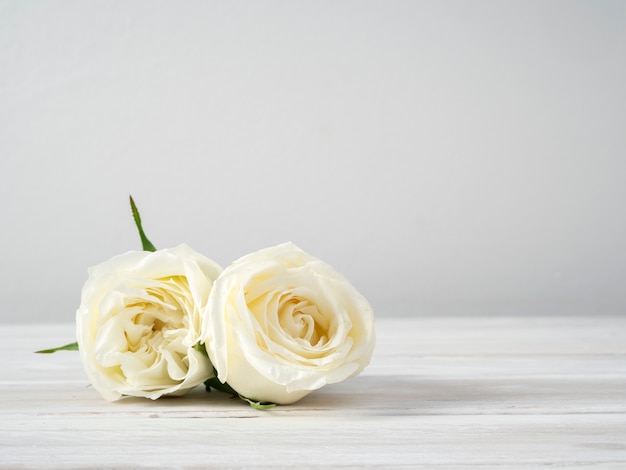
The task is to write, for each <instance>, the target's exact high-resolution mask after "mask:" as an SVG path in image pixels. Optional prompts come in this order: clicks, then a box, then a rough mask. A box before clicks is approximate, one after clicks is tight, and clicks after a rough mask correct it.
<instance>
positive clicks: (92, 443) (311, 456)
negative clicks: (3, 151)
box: [0, 317, 626, 468]
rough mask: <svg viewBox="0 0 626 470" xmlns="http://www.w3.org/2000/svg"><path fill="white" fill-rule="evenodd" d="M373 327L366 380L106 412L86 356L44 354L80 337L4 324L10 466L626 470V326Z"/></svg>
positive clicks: (2, 430) (523, 322) (423, 323)
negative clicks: (292, 395)
mask: <svg viewBox="0 0 626 470" xmlns="http://www.w3.org/2000/svg"><path fill="white" fill-rule="evenodd" d="M377 331H378V337H379V341H378V345H377V349H376V353H375V356H374V359H373V361H372V364H371V365H370V366H369V367H368V368H367V369H366V371H365V372H364V373H363V374H362V375H361V376H359V377H357V378H354V379H350V380H348V381H346V382H343V383H341V384H336V385H332V386H328V387H325V388H324V389H322V390H320V391H317V392H315V393H313V394H312V395H310V396H308V397H306V398H305V399H304V400H302V401H301V402H298V403H297V404H295V405H292V406H286V407H278V408H276V409H273V410H270V411H265V412H263V411H257V410H253V409H251V408H249V407H247V406H246V405H244V404H243V403H242V402H240V401H238V400H231V399H230V398H228V397H227V396H225V395H222V394H218V393H212V394H206V393H205V392H204V391H203V390H201V389H197V390H196V391H194V392H193V393H192V394H191V396H187V397H183V398H170V399H163V400H157V401H156V402H152V401H149V400H140V399H129V400H123V401H121V402H117V403H106V402H104V401H103V400H102V399H101V398H100V397H99V395H98V394H97V393H96V392H95V391H94V390H93V389H92V388H90V387H89V386H88V382H87V379H86V377H85V375H84V372H83V371H82V368H81V365H80V360H79V358H78V354H77V353H75V352H61V353H57V354H54V355H49V356H46V355H35V354H33V353H32V351H33V350H34V349H39V348H42V347H49V346H55V345H58V344H62V343H65V342H69V341H71V340H72V339H73V326H72V325H8V326H7V325H5V326H3V327H2V328H0V370H2V371H3V374H2V376H1V377H0V467H1V468H19V467H23V468H85V467H101V468H175V467H178V468H182V467H185V468H194V467H197V468H207V467H209V466H210V464H211V463H212V464H213V465H214V467H217V468H240V467H244V468H303V467H316V466H325V467H332V468H337V467H343V468H362V467H376V468H436V467H445V468H491V467H499V468H533V467H542V466H560V467H564V468H568V467H576V468H626V398H625V397H626V350H625V347H626V346H625V345H626V319H622V318H616V317H601V318H579V317H576V318H554V317H552V318H530V319H527V318H503V319H501V318H477V319H468V318H458V319H452V318H427V319H422V318H417V319H384V320H379V321H378V325H377ZM241 418H249V419H241ZM250 418H252V419H250ZM129 455H130V456H131V457H128V456H129Z"/></svg>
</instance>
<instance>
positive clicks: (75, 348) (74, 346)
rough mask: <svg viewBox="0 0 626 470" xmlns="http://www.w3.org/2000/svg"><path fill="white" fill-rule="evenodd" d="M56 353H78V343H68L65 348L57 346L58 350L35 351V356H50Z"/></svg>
mask: <svg viewBox="0 0 626 470" xmlns="http://www.w3.org/2000/svg"><path fill="white" fill-rule="evenodd" d="M57 351H78V343H70V344H66V345H65V346H59V347H58V348H52V349H42V350H41V351H35V353H37V354H52V353H54V352H57Z"/></svg>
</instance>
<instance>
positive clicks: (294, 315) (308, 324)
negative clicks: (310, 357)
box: [278, 297, 327, 346]
mask: <svg viewBox="0 0 626 470" xmlns="http://www.w3.org/2000/svg"><path fill="white" fill-rule="evenodd" d="M278 318H279V322H280V325H281V328H282V329H283V330H284V331H286V332H288V333H289V335H290V336H291V337H292V338H294V339H296V340H298V341H300V342H303V341H304V342H306V343H308V344H309V345H310V346H316V345H318V344H320V343H321V342H325V341H326V340H327V329H326V328H325V325H324V323H325V322H323V321H322V319H323V318H322V315H321V314H320V312H319V310H318V308H317V306H316V305H314V304H312V303H311V302H310V301H308V300H306V299H299V298H294V297H292V298H289V299H286V300H284V301H283V302H281V304H280V306H279V309H278Z"/></svg>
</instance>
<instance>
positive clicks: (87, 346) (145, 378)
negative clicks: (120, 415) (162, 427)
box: [76, 245, 222, 401]
mask: <svg viewBox="0 0 626 470" xmlns="http://www.w3.org/2000/svg"><path fill="white" fill-rule="evenodd" d="M221 271H222V268H221V267H220V266H219V265H217V264H216V263H214V262H213V261H211V260H210V259H208V258H206V257H204V256H202V255H200V254H199V253H196V252H195V251H193V250H192V249H191V248H189V247H188V246H186V245H180V246H178V247H176V248H171V249H165V250H158V251H155V252H146V251H131V252H128V253H125V254H122V255H119V256H115V257H114V258H112V259H110V260H108V261H105V262H104V263H102V264H99V265H97V266H95V267H93V268H91V269H90V270H89V278H88V280H87V282H86V283H85V285H84V287H83V290H82V295H81V305H80V307H79V309H78V311H77V312H76V328H77V332H76V334H77V339H78V346H79V351H80V355H81V359H82V362H83V366H84V368H85V371H86V372H87V375H88V377H89V379H90V380H91V383H92V385H93V386H94V388H95V389H96V390H98V392H100V394H101V395H102V396H103V397H104V398H105V399H106V400H109V401H114V400H117V399H119V398H121V397H122V396H124V395H128V396H135V397H147V398H151V399H153V400H154V399H156V398H158V397H160V396H161V395H165V394H174V395H180V394H183V393H184V392H186V391H188V390H190V389H191V388H193V387H195V386H196V385H199V384H200V383H202V382H203V381H205V380H207V379H208V378H210V377H213V367H212V365H211V363H210V361H209V359H208V358H207V357H206V355H204V354H203V353H201V352H199V351H197V350H196V349H194V345H195V344H196V343H197V342H198V340H199V335H200V331H201V321H202V310H203V309H204V307H205V305H206V303H207V300H208V297H209V292H210V291H211V287H212V285H213V281H214V280H215V279H216V278H217V277H218V275H219V274H220V272H221Z"/></svg>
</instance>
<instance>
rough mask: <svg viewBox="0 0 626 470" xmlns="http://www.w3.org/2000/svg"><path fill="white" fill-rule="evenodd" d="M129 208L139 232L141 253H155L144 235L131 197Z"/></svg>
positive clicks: (154, 249)
mask: <svg viewBox="0 0 626 470" xmlns="http://www.w3.org/2000/svg"><path fill="white" fill-rule="evenodd" d="M130 208H131V210H132V211H133V219H135V225H137V230H139V238H141V247H142V249H143V251H157V249H156V248H155V246H154V245H153V244H152V242H151V241H150V240H148V237H146V234H145V233H144V231H143V227H142V226H141V217H140V216H139V211H138V210H137V206H136V205H135V201H133V197H132V196H130Z"/></svg>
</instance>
